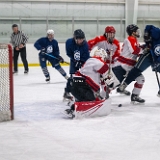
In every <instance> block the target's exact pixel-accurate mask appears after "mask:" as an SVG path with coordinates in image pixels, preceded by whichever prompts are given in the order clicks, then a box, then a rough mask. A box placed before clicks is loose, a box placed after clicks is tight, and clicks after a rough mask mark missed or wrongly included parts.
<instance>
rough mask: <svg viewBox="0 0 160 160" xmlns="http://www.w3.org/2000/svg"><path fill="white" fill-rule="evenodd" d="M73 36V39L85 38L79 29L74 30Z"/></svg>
mask: <svg viewBox="0 0 160 160" xmlns="http://www.w3.org/2000/svg"><path fill="white" fill-rule="evenodd" d="M73 36H74V38H75V39H84V38H85V34H84V32H83V31H82V30H81V29H77V30H75V31H74V34H73Z"/></svg>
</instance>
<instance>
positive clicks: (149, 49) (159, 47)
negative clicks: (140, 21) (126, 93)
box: [119, 25, 160, 97]
mask: <svg viewBox="0 0 160 160" xmlns="http://www.w3.org/2000/svg"><path fill="white" fill-rule="evenodd" d="M144 42H145V44H144V45H143V46H142V47H143V48H144V51H143V54H142V55H141V57H140V58H139V59H138V62H137V63H136V65H135V66H134V68H133V69H132V70H131V71H130V72H129V74H128V76H127V78H126V80H125V81H124V83H123V84H122V85H121V86H120V87H119V88H120V89H121V91H123V90H124V89H125V88H126V87H127V86H128V85H129V84H130V83H131V82H132V81H134V80H135V79H136V78H137V77H138V76H139V75H140V74H141V73H142V72H143V71H145V70H146V69H147V68H148V67H149V66H151V67H152V70H153V71H156V72H160V29H159V28H157V27H155V26H153V25H146V27H145V30H144ZM158 96H159V97H160V90H159V91H158Z"/></svg>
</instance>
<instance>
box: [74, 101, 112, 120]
mask: <svg viewBox="0 0 160 160" xmlns="http://www.w3.org/2000/svg"><path fill="white" fill-rule="evenodd" d="M110 112H111V100H110V99H107V100H100V101H92V102H75V118H77V119H78V118H90V117H102V116H107V115H109V114H110Z"/></svg>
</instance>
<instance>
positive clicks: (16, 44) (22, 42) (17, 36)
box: [11, 24, 29, 74]
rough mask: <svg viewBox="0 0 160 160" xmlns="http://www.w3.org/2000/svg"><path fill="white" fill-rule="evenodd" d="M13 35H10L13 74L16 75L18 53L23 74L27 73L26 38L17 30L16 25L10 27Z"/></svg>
mask: <svg viewBox="0 0 160 160" xmlns="http://www.w3.org/2000/svg"><path fill="white" fill-rule="evenodd" d="M12 30H13V33H12V34H11V43H12V45H13V49H14V56H13V61H14V71H13V74H14V73H18V56H19V53H20V56H21V59H22V62H23V65H24V73H25V74H26V73H28V71H29V70H28V62H27V59H26V42H27V41H28V36H27V35H26V34H25V33H23V32H22V31H19V30H18V25H17V24H13V25H12Z"/></svg>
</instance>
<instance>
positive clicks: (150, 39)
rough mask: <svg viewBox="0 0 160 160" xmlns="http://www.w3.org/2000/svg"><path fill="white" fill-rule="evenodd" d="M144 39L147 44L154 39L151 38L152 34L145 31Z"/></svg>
mask: <svg viewBox="0 0 160 160" xmlns="http://www.w3.org/2000/svg"><path fill="white" fill-rule="evenodd" d="M143 39H144V42H146V43H147V42H151V41H152V37H151V35H150V33H149V32H147V31H144V36H143Z"/></svg>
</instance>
